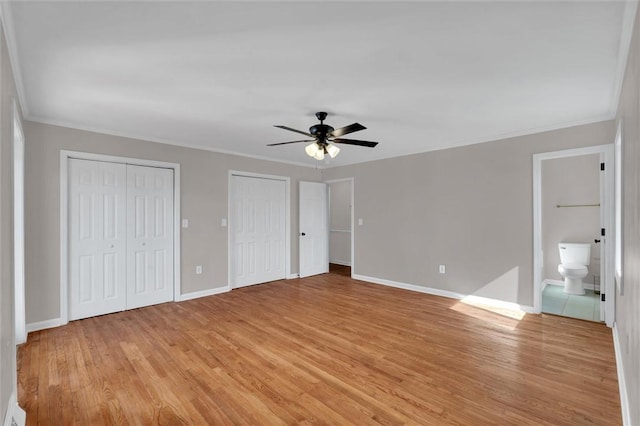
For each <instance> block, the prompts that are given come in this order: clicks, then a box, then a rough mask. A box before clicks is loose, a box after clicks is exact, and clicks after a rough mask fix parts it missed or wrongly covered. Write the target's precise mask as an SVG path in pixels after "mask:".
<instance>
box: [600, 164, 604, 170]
mask: <svg viewBox="0 0 640 426" xmlns="http://www.w3.org/2000/svg"><path fill="white" fill-rule="evenodd" d="M600 170H601V171H604V163H600Z"/></svg>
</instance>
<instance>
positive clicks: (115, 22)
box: [3, 1, 635, 167]
mask: <svg viewBox="0 0 640 426" xmlns="http://www.w3.org/2000/svg"><path fill="white" fill-rule="evenodd" d="M634 11H635V9H634V6H631V7H630V6H629V4H628V3H625V2H616V1H606V2H581V1H570V2H539V1H535V2H504V1H502V2H485V1H474V2H407V3H398V2H380V1H378V2H297V3H295V2H187V1H179V2H113V1H109V2H51V1H48V2H14V3H11V4H9V5H7V4H5V5H4V7H3V18H4V21H5V26H6V29H7V32H8V39H9V45H10V52H11V56H12V62H13V63H14V68H15V72H16V74H18V85H19V86H20V87H19V90H20V92H21V101H22V103H23V107H24V109H25V111H24V112H25V116H26V118H27V119H29V120H34V121H41V122H45V123H52V124H60V125H65V126H69V127H76V128H82V129H89V130H95V131H100V132H105V133H111V134H117V135H124V136H130V137H137V138H141V139H147V140H153V141H159V142H167V143H173V144H176V145H185V146H194V147H202V148H206V149H211V150H216V151H223V152H233V153H239V154H242V155H249V156H256V157H261V158H271V159H274V160H278V161H285V162H295V163H302V164H306V165H311V166H316V160H313V159H311V158H309V157H307V156H306V154H305V153H304V146H305V144H292V145H285V146H279V147H266V144H268V143H274V142H284V141H288V140H297V139H304V136H302V135H298V134H296V133H291V132H287V131H285V130H281V129H277V128H274V127H273V125H274V124H282V125H287V126H290V127H294V128H298V129H301V130H307V129H308V128H309V126H311V125H313V124H315V123H316V122H317V120H316V119H315V117H314V112H316V111H328V112H329V113H330V115H329V117H328V119H327V121H326V122H327V123H328V124H331V125H332V126H334V127H336V128H337V127H342V126H344V125H347V124H350V123H352V122H356V121H357V122H360V123H361V124H363V125H365V126H367V127H368V129H367V130H364V131H361V132H358V133H353V134H351V135H349V136H346V137H351V138H354V139H366V140H373V141H379V142H380V144H379V145H378V147H376V148H374V149H371V148H362V147H355V146H344V145H343V146H342V152H341V153H340V155H339V156H338V157H336V158H335V159H333V160H331V161H330V162H323V163H321V167H333V166H338V165H344V164H351V163H356V162H362V161H370V160H374V159H380V158H388V157H394V156H399V155H404V154H409V153H416V152H425V151H431V150H436V149H442V148H446V147H452V146H460V145H466V144H471V143H478V142H484V141H489V140H495V139H499V138H503V137H506V136H511V135H520V134H527V133H534V132H538V131H542V130H548V129H554V128H560V127H567V126H570V125H574V124H580V123H587V122H593V121H600V120H604V119H610V118H612V117H613V115H614V113H615V107H616V105H617V98H618V91H619V87H620V78H621V76H622V73H623V67H624V63H625V58H626V53H627V52H626V51H627V47H628V41H629V39H630V35H631V34H630V33H631V25H632V23H633V12H634Z"/></svg>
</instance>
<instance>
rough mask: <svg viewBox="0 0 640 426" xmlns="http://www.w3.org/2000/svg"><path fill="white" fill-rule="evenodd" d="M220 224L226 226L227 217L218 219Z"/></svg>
mask: <svg viewBox="0 0 640 426" xmlns="http://www.w3.org/2000/svg"><path fill="white" fill-rule="evenodd" d="M220 226H222V227H223V228H224V227H226V226H227V219H226V218H224V219H222V220H221V221H220Z"/></svg>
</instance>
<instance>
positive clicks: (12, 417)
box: [4, 391, 27, 426]
mask: <svg viewBox="0 0 640 426" xmlns="http://www.w3.org/2000/svg"><path fill="white" fill-rule="evenodd" d="M26 422H27V413H25V412H24V410H23V409H22V408H20V406H19V405H18V400H17V399H16V393H15V391H14V392H12V393H11V396H10V397H9V403H8V404H7V411H6V414H5V416H4V426H24V425H25V424H26Z"/></svg>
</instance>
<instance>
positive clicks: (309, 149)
mask: <svg viewBox="0 0 640 426" xmlns="http://www.w3.org/2000/svg"><path fill="white" fill-rule="evenodd" d="M304 150H305V152H306V153H307V155H308V156H309V157H315V156H316V154H317V152H318V151H320V147H319V146H318V144H317V143H315V142H314V143H310V144H309V145H307V146H306V147H305V148H304Z"/></svg>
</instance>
